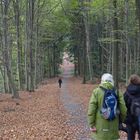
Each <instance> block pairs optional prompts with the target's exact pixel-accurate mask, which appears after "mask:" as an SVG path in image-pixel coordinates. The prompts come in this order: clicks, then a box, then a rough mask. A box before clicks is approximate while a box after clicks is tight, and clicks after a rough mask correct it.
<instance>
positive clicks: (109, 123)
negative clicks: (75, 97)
mask: <svg viewBox="0 0 140 140" xmlns="http://www.w3.org/2000/svg"><path fill="white" fill-rule="evenodd" d="M117 99H118V100H117ZM104 103H105V104H104ZM117 104H118V106H119V111H118V108H117ZM104 105H105V106H104ZM119 112H120V114H119ZM119 115H120V116H121V119H122V121H124V120H125V117H126V106H125V102H124V99H123V94H120V93H118V94H117V93H116V90H115V89H114V80H113V76H112V75H111V74H109V73H105V74H103V75H102V78H101V84H100V85H99V86H98V87H97V88H96V89H94V90H93V93H92V95H91V98H90V102H89V107H88V123H89V127H90V131H91V133H92V138H93V140H118V139H119V130H118V128H119Z"/></svg>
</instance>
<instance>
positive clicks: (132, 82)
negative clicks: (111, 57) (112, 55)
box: [124, 74, 140, 140]
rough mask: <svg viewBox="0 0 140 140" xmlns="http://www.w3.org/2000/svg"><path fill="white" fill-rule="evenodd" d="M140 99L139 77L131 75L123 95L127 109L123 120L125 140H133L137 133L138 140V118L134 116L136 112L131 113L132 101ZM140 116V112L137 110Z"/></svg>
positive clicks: (139, 131)
mask: <svg viewBox="0 0 140 140" xmlns="http://www.w3.org/2000/svg"><path fill="white" fill-rule="evenodd" d="M134 99H140V77H139V76H138V75H136V74H133V75H131V76H130V78H129V84H128V86H127V89H126V92H125V93H124V100H125V103H126V107H127V117H126V120H125V123H126V126H127V135H128V136H127V137H128V139H127V140H135V134H136V132H138V137H139V140H140V126H139V125H140V124H139V123H140V119H139V118H140V117H137V116H136V112H133V113H132V100H134ZM137 111H138V112H137V113H139V114H140V110H137Z"/></svg>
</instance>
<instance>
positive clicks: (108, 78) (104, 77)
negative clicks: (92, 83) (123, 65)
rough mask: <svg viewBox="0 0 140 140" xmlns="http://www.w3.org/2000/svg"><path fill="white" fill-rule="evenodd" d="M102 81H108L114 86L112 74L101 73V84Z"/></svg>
mask: <svg viewBox="0 0 140 140" xmlns="http://www.w3.org/2000/svg"><path fill="white" fill-rule="evenodd" d="M104 82H110V83H111V84H112V85H113V86H114V80H113V76H112V75H111V74H110V73H105V74H103V75H102V78H101V84H102V83H104Z"/></svg>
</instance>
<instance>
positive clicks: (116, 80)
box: [112, 0, 119, 89]
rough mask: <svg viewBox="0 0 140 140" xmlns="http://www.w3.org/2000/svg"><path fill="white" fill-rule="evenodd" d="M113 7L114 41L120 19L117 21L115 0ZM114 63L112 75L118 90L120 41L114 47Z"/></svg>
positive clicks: (116, 37) (114, 0) (115, 0)
mask: <svg viewBox="0 0 140 140" xmlns="http://www.w3.org/2000/svg"><path fill="white" fill-rule="evenodd" d="M113 6H114V19H113V21H114V22H113V29H114V39H115V40H117V39H118V32H117V31H118V19H117V0H113ZM112 57H113V59H112V60H113V61H112V73H113V77H114V82H115V87H116V88H117V89H118V88H119V87H118V77H119V73H118V61H119V59H118V41H115V42H114V46H113V53H112Z"/></svg>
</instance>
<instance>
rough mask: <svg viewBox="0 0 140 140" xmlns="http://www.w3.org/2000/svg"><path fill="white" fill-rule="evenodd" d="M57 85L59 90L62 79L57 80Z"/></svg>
mask: <svg viewBox="0 0 140 140" xmlns="http://www.w3.org/2000/svg"><path fill="white" fill-rule="evenodd" d="M58 84H59V88H61V84H62V79H61V78H59V80H58Z"/></svg>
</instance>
